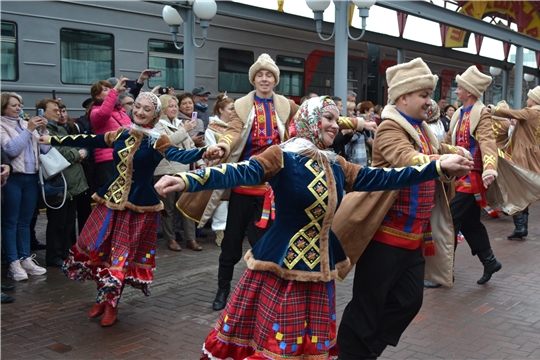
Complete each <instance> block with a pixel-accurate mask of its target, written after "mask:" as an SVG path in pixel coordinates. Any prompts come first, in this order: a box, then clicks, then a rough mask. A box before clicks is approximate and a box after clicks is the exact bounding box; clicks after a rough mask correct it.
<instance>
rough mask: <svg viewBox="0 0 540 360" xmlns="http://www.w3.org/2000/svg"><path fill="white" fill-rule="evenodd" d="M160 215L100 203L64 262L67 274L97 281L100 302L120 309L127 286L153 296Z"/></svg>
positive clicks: (82, 279)
mask: <svg viewBox="0 0 540 360" xmlns="http://www.w3.org/2000/svg"><path fill="white" fill-rule="evenodd" d="M158 226H159V213H158V212H148V213H137V212H134V211H130V210H125V211H117V210H111V209H108V208H107V207H106V206H105V205H102V204H98V205H97V206H96V207H95V208H94V210H93V211H92V213H91V214H90V217H89V218H88V220H87V222H86V224H85V226H84V228H83V230H82V232H81V235H80V236H79V239H78V241H77V243H76V244H75V245H73V247H72V248H71V249H70V255H69V257H68V258H67V259H66V260H65V261H64V265H63V271H64V273H65V274H66V276H67V277H69V278H70V279H74V280H77V281H81V282H82V281H84V280H86V279H91V280H94V281H95V282H96V283H97V285H98V297H97V300H96V302H97V303H102V302H104V301H107V302H109V303H110V304H111V305H113V306H117V303H118V300H119V299H120V296H121V294H122V290H123V288H124V285H125V284H130V285H132V286H133V287H136V288H138V289H141V290H142V291H143V293H144V294H145V295H150V291H149V289H148V285H149V284H150V283H151V282H152V279H153V274H152V272H153V269H154V267H155V254H156V243H157V231H158Z"/></svg>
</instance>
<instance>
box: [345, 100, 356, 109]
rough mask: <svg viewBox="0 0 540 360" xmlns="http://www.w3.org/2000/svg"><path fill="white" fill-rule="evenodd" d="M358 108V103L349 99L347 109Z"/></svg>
mask: <svg viewBox="0 0 540 360" xmlns="http://www.w3.org/2000/svg"><path fill="white" fill-rule="evenodd" d="M355 108H356V104H355V103H354V101H347V110H354V109H355Z"/></svg>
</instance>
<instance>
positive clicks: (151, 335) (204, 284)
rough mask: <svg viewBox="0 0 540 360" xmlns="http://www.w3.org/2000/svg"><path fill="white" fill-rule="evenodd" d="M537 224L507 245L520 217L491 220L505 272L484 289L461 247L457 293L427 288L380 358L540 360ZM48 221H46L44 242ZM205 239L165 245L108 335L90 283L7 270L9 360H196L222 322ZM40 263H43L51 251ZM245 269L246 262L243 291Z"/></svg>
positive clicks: (346, 286) (340, 300) (533, 220)
mask: <svg viewBox="0 0 540 360" xmlns="http://www.w3.org/2000/svg"><path fill="white" fill-rule="evenodd" d="M529 219H530V223H529V236H528V238H527V239H526V240H524V241H509V240H507V239H506V235H507V234H509V233H510V232H511V231H512V229H513V222H512V218H510V217H507V216H503V217H502V218H500V219H489V218H484V219H483V221H484V224H486V226H487V228H488V232H489V235H490V238H491V242H492V246H493V248H494V251H495V254H496V255H497V257H498V258H499V259H500V261H501V262H502V264H503V268H502V270H501V271H500V272H498V273H497V274H495V275H494V276H493V278H492V279H491V281H490V282H489V283H487V284H486V285H477V284H476V280H477V279H478V278H479V277H480V276H481V274H482V265H481V264H480V262H479V261H478V259H477V258H476V257H472V256H471V254H470V249H469V247H468V245H467V244H466V243H462V244H460V245H459V246H458V250H457V253H456V266H455V279H456V282H455V285H454V287H453V288H446V287H442V288H439V289H426V290H425V293H424V294H425V296H424V305H423V306H422V309H421V310H420V313H419V314H418V315H417V317H416V318H415V319H414V321H413V323H412V324H411V325H410V326H409V327H408V329H407V330H406V332H405V333H404V335H403V337H402V339H401V341H400V343H399V345H398V346H397V347H396V348H393V347H389V348H388V349H387V350H386V351H385V352H384V353H383V356H382V359H540V262H539V261H538V258H539V256H540V222H539V221H538V219H540V203H537V204H535V205H533V206H532V207H531V209H530V216H529ZM45 222H46V217H45V214H41V215H40V219H39V222H38V227H37V229H38V238H39V240H40V241H45ZM207 233H209V236H208V237H207V238H204V239H203V240H202V241H201V245H202V246H203V251H202V252H194V251H191V250H188V249H183V250H182V251H181V252H172V251H170V250H168V249H167V246H166V244H165V242H164V241H163V240H160V241H159V246H158V252H157V257H156V258H157V268H156V271H155V273H154V275H155V281H154V284H153V286H152V287H151V290H152V295H151V296H150V297H145V296H144V295H142V293H141V292H140V291H139V290H135V289H133V288H128V287H127V288H126V291H125V292H124V296H123V297H122V301H121V304H120V310H119V314H118V320H119V321H118V323H117V324H116V325H114V326H113V327H110V328H102V327H101V326H100V325H99V319H89V318H88V317H87V313H88V311H89V310H90V308H91V307H92V305H93V302H94V298H95V294H96V290H95V286H94V284H93V283H92V282H86V283H82V284H81V283H78V282H75V281H71V280H69V279H67V278H66V277H65V276H64V275H63V273H62V272H61V270H60V269H59V268H48V273H47V275H46V276H37V277H36V276H31V277H30V279H29V280H28V281H26V282H17V283H14V282H12V281H11V280H10V279H7V278H6V273H7V268H2V283H3V284H15V286H16V289H15V291H13V292H10V293H9V294H10V295H12V296H14V297H15V299H16V300H15V302H14V303H12V304H3V305H2V306H1V329H2V330H1V357H2V359H6V360H7V359H182V360H183V359H185V360H195V359H198V358H199V356H200V354H201V351H200V349H201V347H202V343H203V341H204V339H205V337H206V335H207V334H208V332H209V331H210V329H211V328H212V326H213V325H214V323H215V322H216V320H217V319H218V316H219V312H214V311H212V309H211V303H212V301H213V298H214V294H215V290H216V273H217V259H218V256H219V253H220V250H219V247H217V246H216V245H215V243H214V238H213V237H212V235H210V234H211V232H210V231H208V230H207ZM246 244H247V242H246ZM181 245H183V244H182V243H181ZM246 249H247V245H246ZM37 254H38V256H37V259H38V261H39V262H40V263H41V264H44V263H45V261H44V255H45V252H44V251H38V252H37ZM244 269H245V265H244V263H243V262H241V263H239V264H238V266H237V270H236V272H235V277H234V279H235V282H236V281H238V279H239V277H240V275H241V273H242V271H243V270H244ZM367 276H369V274H367ZM352 282H353V277H352V275H351V276H349V277H348V278H347V279H345V281H343V282H341V283H339V282H338V284H337V286H336V287H337V308H338V320H339V319H340V317H341V315H342V313H343V309H344V308H345V306H346V304H347V302H348V301H349V300H350V297H351V293H352Z"/></svg>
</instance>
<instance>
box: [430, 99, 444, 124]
mask: <svg viewBox="0 0 540 360" xmlns="http://www.w3.org/2000/svg"><path fill="white" fill-rule="evenodd" d="M440 117H441V109H439V105H438V104H437V102H436V101H435V100H433V99H431V105H430V106H429V107H428V108H427V119H426V122H427V123H432V122H436V121H437V120H439V118H440Z"/></svg>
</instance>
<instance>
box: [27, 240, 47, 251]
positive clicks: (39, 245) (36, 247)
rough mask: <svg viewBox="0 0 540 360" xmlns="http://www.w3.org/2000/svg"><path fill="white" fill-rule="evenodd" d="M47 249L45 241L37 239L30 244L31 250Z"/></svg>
mask: <svg viewBox="0 0 540 360" xmlns="http://www.w3.org/2000/svg"><path fill="white" fill-rule="evenodd" d="M45 249H47V245H45V244H44V243H40V242H39V241H36V242H35V243H32V244H30V250H45Z"/></svg>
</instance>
